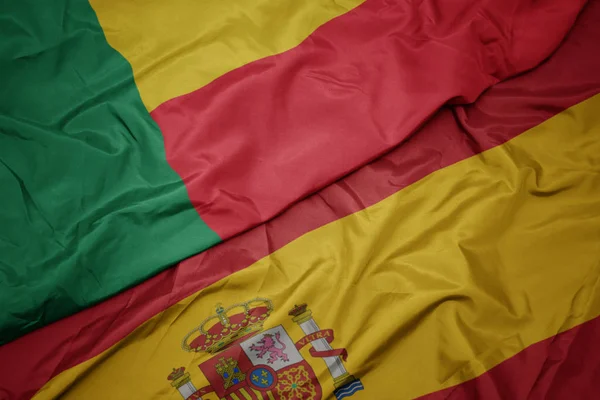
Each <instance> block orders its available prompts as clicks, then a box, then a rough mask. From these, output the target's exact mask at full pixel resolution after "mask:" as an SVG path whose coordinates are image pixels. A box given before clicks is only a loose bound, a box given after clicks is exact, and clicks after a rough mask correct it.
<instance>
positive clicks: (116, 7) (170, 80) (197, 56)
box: [90, 0, 364, 111]
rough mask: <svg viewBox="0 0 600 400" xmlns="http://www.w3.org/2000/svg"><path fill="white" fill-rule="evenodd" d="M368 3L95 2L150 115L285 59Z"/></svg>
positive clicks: (337, 0) (359, 0)
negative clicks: (240, 72) (258, 63)
mask: <svg viewBox="0 0 600 400" xmlns="http://www.w3.org/2000/svg"><path fill="white" fill-rule="evenodd" d="M363 1H364V0H310V1H297V0H277V1H272V0H227V1H223V0H168V1H165V0H145V1H123V0H90V3H91V5H92V7H93V8H94V10H95V11H96V14H97V15H98V19H99V21H100V24H101V25H102V28H103V29H104V32H105V35H106V38H107V40H108V42H109V43H110V45H111V46H112V47H114V48H115V49H116V50H117V51H119V52H120V53H121V54H122V55H123V56H124V57H125V58H126V59H127V60H128V61H129V62H130V63H131V65H132V67H133V72H134V76H135V80H136V83H137V86H138V88H139V90H140V94H141V96H142V100H143V101H144V104H145V105H146V107H147V108H148V110H149V111H152V110H153V109H155V108H156V107H157V106H158V105H160V104H161V103H163V102H165V101H167V100H170V99H172V98H174V97H177V96H180V95H183V94H186V93H190V92H192V91H194V90H196V89H198V88H200V87H202V86H204V85H206V84H207V83H209V82H210V81H212V80H214V79H215V78H217V77H219V76H221V75H223V74H225V73H226V72H228V71H231V70H233V69H235V68H238V67H240V66H242V65H244V64H247V63H249V62H251V61H255V60H257V59H260V58H263V57H267V56H270V55H273V54H277V53H281V52H283V51H285V50H288V49H290V48H292V47H294V46H297V45H298V44H299V43H300V42H301V41H302V40H304V39H306V37H308V35H310V34H311V33H312V32H313V31H314V30H315V29H316V28H318V27H319V26H320V25H322V24H324V23H325V22H327V21H329V20H331V19H333V18H335V17H337V16H339V15H341V14H343V13H345V12H347V11H348V10H350V9H352V8H354V7H356V6H357V5H358V4H360V3H362V2H363Z"/></svg>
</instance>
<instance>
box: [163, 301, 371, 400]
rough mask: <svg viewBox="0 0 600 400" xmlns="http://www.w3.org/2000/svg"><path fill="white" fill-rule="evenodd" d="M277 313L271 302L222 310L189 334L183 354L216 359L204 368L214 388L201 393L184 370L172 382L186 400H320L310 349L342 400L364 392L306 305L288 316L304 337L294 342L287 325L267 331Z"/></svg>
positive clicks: (177, 370)
mask: <svg viewBox="0 0 600 400" xmlns="http://www.w3.org/2000/svg"><path fill="white" fill-rule="evenodd" d="M272 311H273V305H272V303H271V301H270V300H268V299H263V298H256V299H253V300H250V301H247V302H245V303H242V304H235V305H232V306H230V307H228V308H224V307H222V306H221V305H217V310H216V314H214V315H212V316H210V317H208V318H207V319H205V320H204V321H203V322H202V323H201V324H200V325H199V326H198V327H196V328H194V329H193V330H192V331H191V332H189V333H188V334H187V335H186V336H185V337H184V338H183V341H182V348H183V349H184V350H186V351H189V352H204V353H208V354H210V355H212V356H213V357H212V358H210V359H209V360H207V361H205V362H203V363H202V364H200V365H199V367H200V370H201V371H202V373H203V374H204V376H205V377H206V379H207V380H208V382H209V385H208V386H205V387H202V388H200V389H196V387H195V386H194V385H193V383H192V381H191V378H190V374H189V373H187V372H185V368H184V367H180V368H173V371H172V372H171V374H170V375H169V376H168V380H169V381H171V386H173V387H174V388H175V389H177V391H179V393H180V394H181V396H182V397H183V398H184V399H186V400H202V396H204V395H208V394H210V393H214V394H216V396H218V398H219V399H221V400H247V399H253V400H262V399H265V400H320V399H321V398H322V397H323V393H322V389H321V385H320V384H319V381H318V379H317V377H316V376H315V372H314V371H313V369H312V367H311V366H310V364H309V363H308V362H307V360H305V359H304V358H303V356H302V355H301V354H300V349H302V348H303V347H305V346H311V347H310V350H309V353H310V355H311V356H312V357H317V358H321V359H322V360H323V361H324V362H325V364H326V365H327V368H328V370H329V373H330V374H331V377H332V379H333V383H334V386H335V388H336V389H335V391H334V395H335V397H336V398H337V399H338V400H341V399H343V398H345V397H349V396H352V395H353V394H354V393H356V392H357V391H359V390H362V389H364V388H363V385H362V383H361V381H360V380H359V379H356V378H355V377H354V376H352V375H351V374H350V373H348V371H347V370H346V368H345V366H344V363H343V362H344V361H345V360H346V357H347V352H346V350H345V349H334V348H333V347H331V342H332V341H333V339H334V336H333V331H332V330H331V329H325V330H321V329H320V328H319V326H318V325H317V323H316V322H315V320H314V319H313V318H312V312H311V310H309V309H308V308H307V305H306V304H302V305H299V306H295V307H294V308H293V309H292V310H290V312H289V315H290V317H291V319H292V321H293V322H295V323H297V324H298V325H299V326H300V328H301V329H302V331H303V332H304V335H305V336H304V337H302V338H301V339H300V340H298V341H296V342H294V341H293V340H292V338H291V337H290V336H289V334H288V332H287V331H286V330H285V328H284V327H283V325H278V326H275V327H273V328H270V329H268V330H266V331H265V330H263V325H264V323H265V321H266V320H267V318H269V315H270V314H271V312H272Z"/></svg>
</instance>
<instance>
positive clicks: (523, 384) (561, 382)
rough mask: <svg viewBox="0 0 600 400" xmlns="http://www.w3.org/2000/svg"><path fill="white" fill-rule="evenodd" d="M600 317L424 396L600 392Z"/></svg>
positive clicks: (539, 398)
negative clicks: (467, 378) (462, 381)
mask: <svg viewBox="0 0 600 400" xmlns="http://www.w3.org/2000/svg"><path fill="white" fill-rule="evenodd" d="M599 339H600V317H599V318H595V319H593V320H591V321H589V322H586V323H585V324H583V325H579V326H577V327H575V328H573V329H570V330H568V331H566V332H563V333H561V334H560V335H557V336H555V337H552V338H549V339H547V340H544V341H541V342H539V343H536V344H534V345H532V346H530V347H528V348H526V349H525V350H523V351H521V352H520V353H518V354H517V355H515V356H514V357H511V358H509V359H508V360H506V361H504V362H503V363H501V364H499V365H497V366H496V367H494V368H492V369H491V370H489V371H488V372H486V373H485V374H483V375H481V376H479V377H478V378H476V379H473V380H470V381H468V382H465V383H463V384H460V385H458V386H454V387H451V388H448V389H445V390H442V391H440V392H436V393H432V394H429V395H427V396H423V397H420V398H419V399H420V400H461V399H464V400H472V399H485V400H505V399H511V400H551V399H556V400H565V399H598V398H600V340H599Z"/></svg>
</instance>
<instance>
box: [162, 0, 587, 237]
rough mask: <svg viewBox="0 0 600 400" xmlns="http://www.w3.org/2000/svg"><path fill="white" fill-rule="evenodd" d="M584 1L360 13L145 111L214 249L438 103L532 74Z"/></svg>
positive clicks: (407, 4) (386, 143) (395, 4)
mask: <svg viewBox="0 0 600 400" xmlns="http://www.w3.org/2000/svg"><path fill="white" fill-rule="evenodd" d="M584 3H585V0H571V1H560V2H556V1H554V0H535V1H534V0H525V1H523V0H503V1H497V0H483V1H476V2H474V1H472V0H454V1H436V2H434V1H398V0H367V1H366V3H364V4H362V5H361V6H359V7H357V8H356V9H354V10H352V11H350V12H349V13H347V14H345V15H343V16H341V17H338V18H336V19H335V20H333V21H330V22H329V23H327V24H325V25H324V26H322V27H321V28H319V29H318V30H317V31H315V32H314V33H313V34H312V35H311V36H310V37H309V38H308V39H307V40H306V41H304V42H303V43H301V44H300V45H299V46H297V47H296V48H294V49H292V50H290V51H287V52H285V53H283V54H279V55H275V56H272V57H268V58H265V59H262V60H259V61H256V62H253V63H251V64H248V65H246V66H244V67H242V68H239V69H237V70H234V71H232V72H230V73H228V74H226V75H224V76H222V77H221V78H220V79H217V80H215V81H214V82H212V83H211V84H209V85H207V86H205V87H203V88H201V89H199V90H197V91H195V92H192V93H190V94H188V95H185V96H181V97H179V98H176V99H173V100H171V101H168V102H166V103H164V104H162V105H161V106H159V107H158V108H157V109H155V110H154V111H153V112H152V117H153V118H154V119H155V120H156V122H157V123H158V125H159V126H160V128H161V130H162V132H163V136H164V139H165V148H166V154H167V160H168V162H169V164H170V165H171V166H172V167H173V169H175V171H177V173H178V174H179V175H180V176H181V177H182V179H183V181H184V183H185V185H186V186H187V188H188V193H189V195H190V198H191V199H192V203H193V204H194V206H195V207H196V209H197V211H198V213H199V214H200V216H201V217H202V219H203V220H204V221H205V222H206V223H207V224H208V225H209V226H210V227H211V228H212V229H213V230H215V231H216V232H217V233H218V234H219V236H220V237H221V238H223V239H226V238H229V237H231V236H233V235H235V234H238V233H239V232H241V231H244V230H246V229H248V228H250V227H252V226H255V225H256V224H258V223H260V222H263V221H266V220H268V219H269V218H271V217H273V216H274V215H276V214H277V213H279V212H280V211H281V210H283V209H285V208H287V207H288V206H289V205H290V204H292V203H293V202H295V201H297V200H298V199H301V198H304V197H305V196H307V195H309V194H310V193H314V192H316V191H317V190H318V189H320V188H322V187H324V186H326V185H327V184H329V183H331V182H333V181H335V180H336V179H338V178H340V177H341V176H344V175H346V174H348V173H350V172H351V171H352V170H353V169H355V168H357V167H359V166H361V165H364V164H365V163H367V162H369V161H370V160H373V159H374V158H376V157H377V156H379V155H381V154H383V153H385V152H387V151H389V150H390V149H391V148H392V147H394V146H396V145H398V144H399V143H401V142H402V141H404V140H406V139H407V138H408V137H409V136H410V135H411V134H412V133H414V132H415V130H416V129H417V128H418V127H419V126H420V125H422V124H423V123H424V122H425V121H426V120H427V119H428V118H429V117H430V116H431V115H432V114H433V113H434V112H435V111H436V110H437V109H438V108H439V107H440V106H442V105H443V104H444V103H446V102H448V101H453V102H454V103H457V102H471V101H473V100H475V99H476V98H477V97H478V96H479V95H480V94H481V92H482V91H483V90H485V89H486V88H487V87H489V86H490V85H492V84H494V83H496V82H497V81H498V80H502V79H504V78H506V77H508V76H511V75H514V74H516V73H519V72H521V71H524V70H526V69H528V68H531V67H533V66H535V65H536V64H538V63H539V62H540V61H541V60H543V59H544V58H545V57H547V56H548V55H549V54H550V52H551V51H553V50H554V49H555V48H556V46H557V45H558V44H559V42H560V41H561V40H562V39H563V37H564V34H565V33H566V32H567V30H568V29H569V28H570V27H571V25H572V23H573V21H574V19H575V17H576V16H577V14H578V12H579V10H580V9H581V7H582V6H583V4H584Z"/></svg>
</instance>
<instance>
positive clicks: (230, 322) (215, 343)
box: [181, 297, 273, 354]
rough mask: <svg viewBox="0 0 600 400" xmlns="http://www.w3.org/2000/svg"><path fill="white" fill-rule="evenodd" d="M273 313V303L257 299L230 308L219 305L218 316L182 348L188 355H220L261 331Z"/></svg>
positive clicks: (187, 338) (214, 315)
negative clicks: (219, 353)
mask: <svg viewBox="0 0 600 400" xmlns="http://www.w3.org/2000/svg"><path fill="white" fill-rule="evenodd" d="M272 311H273V304H272V303H271V301H270V300H268V299H263V298H258V297H257V298H255V299H252V300H249V301H247V302H245V303H239V304H234V305H232V306H229V307H227V308H224V307H223V306H222V305H221V304H217V306H216V313H215V314H213V315H211V316H210V317H208V318H206V319H205V320H204V321H202V322H201V323H200V325H199V326H197V327H196V328H194V329H192V330H191V331H190V332H189V333H188V334H187V335H185V337H184V338H183V341H182V342H181V347H182V348H183V349H184V350H185V351H189V352H206V353H210V354H215V353H218V352H219V351H221V350H223V349H224V348H226V347H227V346H229V345H230V344H232V343H233V342H235V341H237V340H238V339H240V338H242V337H246V336H248V335H249V334H252V333H254V332H258V331H261V330H262V329H263V324H264V323H265V321H266V320H267V318H269V315H271V312H272ZM196 334H197V335H198V336H197V337H196V338H194V339H193V340H192V341H191V342H190V343H188V341H189V339H190V338H191V337H192V336H195V335H196Z"/></svg>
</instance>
